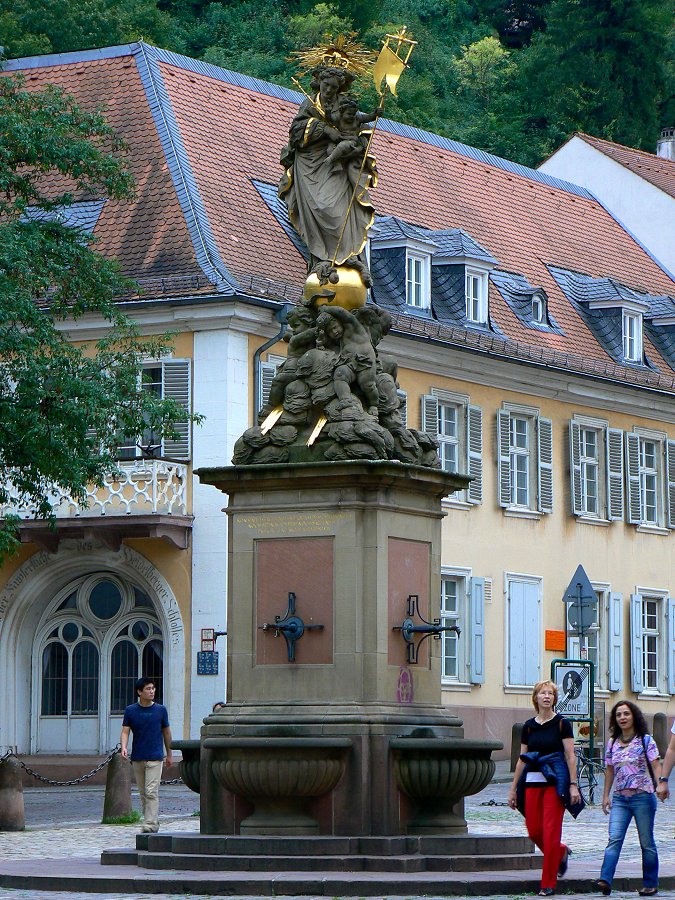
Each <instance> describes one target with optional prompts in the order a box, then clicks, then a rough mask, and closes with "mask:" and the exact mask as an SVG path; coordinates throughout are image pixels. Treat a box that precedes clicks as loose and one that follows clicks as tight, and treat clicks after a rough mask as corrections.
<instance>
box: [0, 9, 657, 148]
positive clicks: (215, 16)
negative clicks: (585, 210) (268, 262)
mask: <svg viewBox="0 0 675 900" xmlns="http://www.w3.org/2000/svg"><path fill="white" fill-rule="evenodd" d="M674 13H675V0H322V2H316V0H68V2H66V0H52V2H51V3H50V4H49V5H46V4H36V3H34V0H0V33H2V35H3V37H2V40H3V43H5V45H6V48H7V50H6V52H8V53H9V55H10V56H20V55H22V54H28V53H45V52H52V51H64V50H76V49H81V48H84V47H96V46H104V45H110V44H114V43H120V42H123V41H127V40H135V39H138V38H141V37H142V38H144V39H145V40H148V41H150V42H154V43H158V44H160V45H162V46H165V47H167V48H168V49H170V50H175V51H178V52H181V53H186V54H188V55H191V56H195V57H197V58H201V59H205V60H207V61H208V62H213V63H216V64H218V65H222V66H224V67H226V68H231V69H235V70H237V71H241V72H244V73H246V74H248V75H252V76H254V77H258V78H263V79H268V80H272V81H275V82H277V83H281V84H284V85H286V86H292V82H291V77H292V76H293V75H294V69H293V65H292V63H291V62H289V56H290V54H291V53H292V52H293V51H294V50H297V49H299V48H300V47H303V46H307V45H310V44H314V43H316V42H317V41H319V40H320V39H321V37H322V35H323V34H324V33H325V32H330V33H332V34H336V33H337V32H339V31H348V30H350V29H356V30H358V32H359V33H360V35H361V39H362V40H363V41H364V42H365V43H367V44H368V45H369V46H371V47H373V48H376V47H377V46H378V44H379V41H380V40H381V38H382V37H383V36H384V35H385V34H386V33H387V32H391V31H392V30H393V29H396V28H397V27H399V26H400V25H401V24H403V23H405V24H406V25H407V26H408V28H409V30H410V32H411V33H412V34H413V36H414V37H415V38H416V39H417V40H418V41H419V45H418V47H417V48H416V50H415V53H414V57H413V64H412V67H411V69H410V70H409V71H408V72H407V73H406V75H405V81H404V82H402V83H401V92H400V97H399V99H398V100H393V99H390V100H388V101H387V115H391V116H392V117H395V118H398V119H400V120H401V121H403V122H407V123H409V124H412V125H416V126H418V127H421V128H427V129H430V130H433V131H437V132H439V133H441V134H445V135H447V136H449V137H452V138H455V139H457V140H462V141H465V142H469V143H474V144H477V145H478V146H480V147H482V148H483V149H486V150H489V151H491V152H494V153H498V154H501V155H505V156H509V157H511V158H513V159H516V160H517V161H519V162H524V163H527V164H530V165H533V164H537V163H538V162H539V161H540V160H541V159H542V158H543V157H544V156H546V155H547V154H549V153H550V152H551V151H552V150H553V149H555V147H556V146H558V145H559V144H560V143H562V141H564V140H565V139H566V138H567V137H568V136H569V135H570V133H571V132H572V131H574V130H582V131H587V132H590V133H593V134H597V135H602V136H604V137H607V138H610V139H613V140H617V141H621V142H625V143H628V144H631V145H634V146H639V147H644V148H645V149H649V150H653V149H654V147H655V144H656V139H657V137H658V132H659V128H660V127H661V126H666V125H669V126H670V125H673V124H674V123H675V27H674V24H673V23H674V22H675V15H674ZM366 97H367V100H368V102H369V103H371V102H374V99H375V98H374V95H373V92H372V90H371V91H370V92H368V91H367V90H366Z"/></svg>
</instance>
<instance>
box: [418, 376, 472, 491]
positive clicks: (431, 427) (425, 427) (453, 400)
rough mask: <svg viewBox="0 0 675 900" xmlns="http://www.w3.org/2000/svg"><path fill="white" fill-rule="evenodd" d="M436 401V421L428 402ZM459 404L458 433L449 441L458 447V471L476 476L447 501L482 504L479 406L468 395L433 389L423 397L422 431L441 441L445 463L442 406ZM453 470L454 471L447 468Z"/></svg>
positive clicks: (457, 407)
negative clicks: (441, 421) (441, 417)
mask: <svg viewBox="0 0 675 900" xmlns="http://www.w3.org/2000/svg"><path fill="white" fill-rule="evenodd" d="M432 400H433V401H435V409H436V413H435V415H434V416H433V420H434V421H433V422H430V420H429V419H428V418H427V415H426V412H427V401H432ZM441 404H444V405H446V406H449V407H455V409H456V410H457V414H458V415H457V434H456V436H455V437H449V438H448V442H449V443H450V442H452V443H454V444H456V446H457V470H458V472H459V473H460V474H468V475H471V476H472V477H473V479H474V480H473V481H472V483H471V485H470V486H469V487H468V488H466V489H464V490H462V491H455V492H454V493H453V494H451V495H450V496H449V497H446V498H445V499H444V500H443V503H444V505H445V504H447V505H451V506H456V507H462V508H469V507H470V506H473V505H476V504H479V503H482V501H483V414H482V410H481V409H480V408H479V407H476V406H473V405H472V404H471V402H470V398H469V397H468V396H467V395H466V394H459V393H455V392H454V391H446V390H444V389H442V388H431V389H430V392H429V394H425V395H424V396H423V397H422V417H421V423H420V427H421V430H422V431H425V432H427V433H429V434H431V435H432V436H433V437H434V438H435V439H436V440H438V442H439V456H440V459H441V463H443V443H444V436H443V434H441V433H440V429H439V420H440V409H439V407H440V405H441ZM447 471H450V470H447Z"/></svg>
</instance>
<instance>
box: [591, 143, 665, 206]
mask: <svg viewBox="0 0 675 900" xmlns="http://www.w3.org/2000/svg"><path fill="white" fill-rule="evenodd" d="M573 137H578V138H580V139H581V140H582V141H585V142H586V143H587V144H590V146H591V147H595V149H596V150H599V151H600V153H604V155H605V156H608V157H609V158H610V159H613V160H614V162H617V163H619V165H621V166H624V168H626V169H630V171H631V172H634V173H635V175H639V176H640V178H644V179H645V181H649V182H650V184H653V185H654V186H655V187H657V188H660V189H661V190H662V191H663V192H664V193H666V194H670V196H671V197H675V161H673V160H672V159H664V158H663V157H661V156H656V155H655V154H654V153H647V152H646V151H645V150H635V149H633V148H632V147H624V146H623V144H614V143H612V141H604V140H602V138H596V137H593V136H592V135H590V134H584V133H583V132H582V131H578V132H576V133H575V135H573Z"/></svg>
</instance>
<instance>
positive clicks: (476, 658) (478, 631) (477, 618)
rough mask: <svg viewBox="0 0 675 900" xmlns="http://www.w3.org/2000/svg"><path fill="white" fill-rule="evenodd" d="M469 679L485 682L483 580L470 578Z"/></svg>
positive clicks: (479, 682) (474, 681)
mask: <svg viewBox="0 0 675 900" xmlns="http://www.w3.org/2000/svg"><path fill="white" fill-rule="evenodd" d="M469 679H470V681H471V684H483V683H484V682H485V579H484V578H472V579H471V584H470V595H469Z"/></svg>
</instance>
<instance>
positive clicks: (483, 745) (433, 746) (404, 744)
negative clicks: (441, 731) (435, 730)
mask: <svg viewBox="0 0 675 900" xmlns="http://www.w3.org/2000/svg"><path fill="white" fill-rule="evenodd" d="M389 746H390V747H391V748H392V750H434V751H436V752H438V753H443V752H447V751H468V752H472V751H475V750H490V751H492V750H503V749H504V745H503V744H502V742H501V741H478V740H471V739H470V738H416V737H397V738H391V740H390V741H389Z"/></svg>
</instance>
